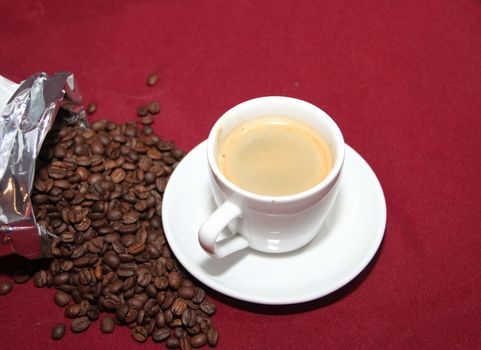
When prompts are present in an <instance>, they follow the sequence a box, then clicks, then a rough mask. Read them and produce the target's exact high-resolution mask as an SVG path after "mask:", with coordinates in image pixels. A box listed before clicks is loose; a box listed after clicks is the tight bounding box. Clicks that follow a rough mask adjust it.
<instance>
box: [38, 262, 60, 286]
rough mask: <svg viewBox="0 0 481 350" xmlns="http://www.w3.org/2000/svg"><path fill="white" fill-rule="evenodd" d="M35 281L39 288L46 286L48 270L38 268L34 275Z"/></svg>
mask: <svg viewBox="0 0 481 350" xmlns="http://www.w3.org/2000/svg"><path fill="white" fill-rule="evenodd" d="M57 266H58V265H57ZM33 283H34V284H35V286H36V287H38V288H42V287H45V286H46V284H47V272H46V271H45V270H38V271H37V272H35V274H34V275H33Z"/></svg>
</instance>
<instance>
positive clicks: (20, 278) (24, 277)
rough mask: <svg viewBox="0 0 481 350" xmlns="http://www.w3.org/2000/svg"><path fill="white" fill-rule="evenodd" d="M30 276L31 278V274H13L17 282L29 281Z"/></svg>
mask: <svg viewBox="0 0 481 350" xmlns="http://www.w3.org/2000/svg"><path fill="white" fill-rule="evenodd" d="M29 278H30V276H29V275H28V274H15V275H13V281H14V282H15V283H17V284H21V283H25V282H27V281H28V279H29Z"/></svg>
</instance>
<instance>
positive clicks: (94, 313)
mask: <svg viewBox="0 0 481 350" xmlns="http://www.w3.org/2000/svg"><path fill="white" fill-rule="evenodd" d="M84 297H85V295H84ZM87 317H88V318H89V320H90V321H96V320H98V319H99V317H100V311H99V309H98V308H97V307H91V308H90V309H89V310H88V311H87Z"/></svg>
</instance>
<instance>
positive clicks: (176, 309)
mask: <svg viewBox="0 0 481 350" xmlns="http://www.w3.org/2000/svg"><path fill="white" fill-rule="evenodd" d="M170 309H171V310H172V313H173V314H174V315H175V316H181V315H182V314H183V313H184V311H185V310H186V309H187V303H186V302H185V300H184V299H182V298H177V299H175V300H174V302H173V303H172V306H171V307H170Z"/></svg>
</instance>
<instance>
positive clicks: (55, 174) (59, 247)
mask: <svg viewBox="0 0 481 350" xmlns="http://www.w3.org/2000/svg"><path fill="white" fill-rule="evenodd" d="M154 80H155V79H154V78H149V82H153V83H155V82H154ZM149 82H148V84H150V83H149ZM143 108H145V110H146V112H145V114H144V110H142V111H141V113H138V114H139V116H140V117H141V123H140V126H138V125H137V124H136V123H135V122H132V123H124V124H116V123H114V122H111V121H107V120H100V121H97V122H95V123H93V124H92V125H91V126H90V127H89V128H85V129H84V128H80V127H74V126H67V125H62V124H61V123H58V126H57V127H56V128H55V129H54V130H52V131H51V132H50V133H49V135H48V138H47V140H46V141H45V142H44V145H43V146H42V151H41V154H40V156H39V160H38V161H37V165H36V176H35V181H34V190H33V192H32V203H33V206H34V211H35V215H36V218H37V222H38V223H39V224H41V225H43V226H44V227H46V228H47V230H48V231H49V232H51V233H52V234H54V235H55V236H56V238H54V239H53V240H52V245H51V252H52V255H53V260H51V262H50V265H49V266H48V268H45V269H40V270H38V271H37V272H35V274H34V276H33V282H34V284H35V285H36V286H37V287H55V288H56V289H57V292H56V294H55V297H54V302H55V303H56V304H57V305H58V306H60V307H64V308H65V309H64V314H65V316H66V317H67V318H69V319H71V323H70V330H71V331H72V332H74V333H80V332H83V331H85V330H86V329H88V328H89V327H90V326H91V324H92V323H93V322H95V321H96V320H98V319H99V318H101V317H102V316H105V317H103V318H102V320H101V321H100V322H98V323H99V325H100V330H101V332H102V333H105V334H108V333H112V332H113V331H114V329H115V327H116V326H117V325H122V326H127V327H129V328H130V329H131V334H132V338H133V339H134V340H136V341H137V342H140V343H142V342H145V341H146V340H147V339H148V338H149V337H150V338H151V339H152V340H153V341H154V342H165V346H166V347H167V348H169V349H176V348H180V349H192V348H199V347H202V346H204V345H207V344H208V345H210V346H216V344H217V342H218V332H217V330H216V329H215V327H214V325H213V324H212V322H211V318H210V317H211V316H212V315H213V314H214V313H215V311H216V307H215V305H214V304H213V303H212V302H211V301H209V300H208V299H207V298H206V296H205V291H204V290H203V289H202V288H200V287H198V286H196V285H195V284H194V283H193V282H192V281H191V280H190V279H189V278H188V277H187V276H186V274H185V273H184V272H183V271H182V270H181V268H180V266H179V264H178V263H177V261H176V260H175V258H174V256H173V255H172V253H171V251H170V248H169V246H168V244H167V242H166V239H165V236H164V232H163V228H162V219H161V210H162V195H163V192H164V190H165V187H166V184H167V181H168V179H169V176H170V174H171V173H172V172H173V170H174V169H175V167H176V165H177V164H178V162H179V161H180V160H181V159H182V158H183V156H184V152H183V151H182V150H180V149H178V148H176V147H175V145H174V143H173V142H171V141H165V140H162V139H161V138H160V137H159V136H157V135H155V134H154V132H153V130H152V128H151V126H150V125H151V123H152V120H153V115H154V114H157V113H158V112H159V111H160V105H159V104H158V103H150V104H149V105H148V106H146V107H143ZM139 110H140V108H139ZM139 110H138V112H139ZM141 114H142V115H141ZM145 118H150V119H148V120H145ZM10 289H11V288H10ZM8 291H9V286H3V287H2V289H1V292H3V293H8ZM111 316H112V317H111ZM65 332H66V326H65V324H63V323H59V324H57V325H55V326H54V327H53V329H52V334H51V337H52V339H60V338H62V337H63V335H64V334H65Z"/></svg>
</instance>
